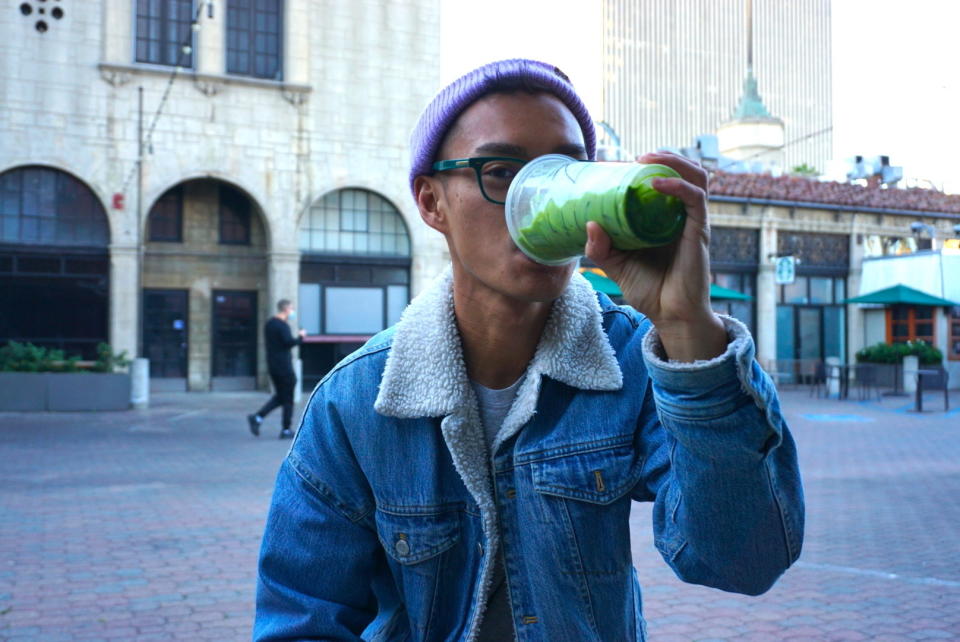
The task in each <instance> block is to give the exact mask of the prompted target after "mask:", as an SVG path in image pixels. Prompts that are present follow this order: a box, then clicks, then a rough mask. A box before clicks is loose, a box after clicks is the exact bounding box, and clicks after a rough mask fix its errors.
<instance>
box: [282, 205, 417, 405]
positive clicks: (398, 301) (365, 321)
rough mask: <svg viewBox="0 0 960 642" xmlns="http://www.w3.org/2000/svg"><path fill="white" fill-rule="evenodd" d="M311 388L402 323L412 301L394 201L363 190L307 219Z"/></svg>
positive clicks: (305, 292)
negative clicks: (366, 344) (375, 337)
mask: <svg viewBox="0 0 960 642" xmlns="http://www.w3.org/2000/svg"><path fill="white" fill-rule="evenodd" d="M299 234H300V250H301V259H300V291H299V315H300V327H302V328H304V329H305V330H306V331H307V338H306V339H305V341H304V345H303V347H301V349H300V357H301V359H302V360H303V385H304V386H305V387H312V386H313V385H315V384H316V383H317V382H318V381H319V380H320V379H321V378H322V377H323V376H324V375H325V374H326V373H327V372H328V371H329V370H330V368H332V367H333V366H334V365H335V364H336V363H337V362H338V361H339V360H340V359H342V358H343V357H344V356H346V355H347V354H349V353H350V352H352V351H353V350H355V349H356V348H358V347H359V346H360V345H362V344H363V342H364V341H366V340H367V339H368V338H370V337H371V336H373V335H374V334H376V333H377V332H379V331H380V330H383V329H384V328H387V327H388V326H390V325H392V324H393V323H396V321H397V320H398V319H399V318H400V313H401V312H402V311H403V309H404V307H406V305H407V302H408V301H409V299H410V235H409V233H408V232H407V226H406V223H405V222H404V220H403V216H402V215H401V214H400V212H399V211H398V210H397V208H396V207H394V206H393V205H392V204H391V203H390V202H389V201H388V200H387V199H385V198H384V197H382V196H380V195H379V194H376V193H374V192H371V191H368V190H363V189H354V188H348V189H340V190H336V191H333V192H329V193H328V194H326V195H325V196H323V197H322V198H321V199H319V200H318V201H317V202H316V203H314V205H313V206H312V207H311V208H310V209H309V211H308V212H307V213H306V214H305V215H304V216H303V219H302V220H301V221H300V232H299Z"/></svg>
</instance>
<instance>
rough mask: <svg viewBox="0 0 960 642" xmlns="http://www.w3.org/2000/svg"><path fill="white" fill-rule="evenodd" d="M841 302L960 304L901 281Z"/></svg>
mask: <svg viewBox="0 0 960 642" xmlns="http://www.w3.org/2000/svg"><path fill="white" fill-rule="evenodd" d="M841 303H881V304H884V305H898V304H903V305H935V306H940V305H946V306H954V305H960V303H955V302H954V301H948V300H947V299H941V298H940V297H938V296H933V295H932V294H927V293H926V292H921V291H920V290H915V289H913V288H911V287H908V286H906V285H903V284H902V283H898V284H897V285H893V286H890V287H889V288H883V289H882V290H875V291H874V292H868V293H866V294H861V295H860V296H855V297H853V298H850V299H844V300H843V301H841Z"/></svg>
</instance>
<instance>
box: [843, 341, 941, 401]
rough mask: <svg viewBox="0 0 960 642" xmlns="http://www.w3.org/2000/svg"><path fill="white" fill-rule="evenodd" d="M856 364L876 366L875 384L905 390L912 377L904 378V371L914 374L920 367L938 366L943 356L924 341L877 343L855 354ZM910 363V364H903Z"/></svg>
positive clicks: (911, 381)
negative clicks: (918, 366) (918, 365)
mask: <svg viewBox="0 0 960 642" xmlns="http://www.w3.org/2000/svg"><path fill="white" fill-rule="evenodd" d="M856 357H857V363H872V364H877V366H878V367H877V369H876V370H877V377H876V384H877V385H879V386H887V387H892V388H894V389H895V390H901V389H903V390H905V391H906V392H911V390H908V389H906V387H905V386H904V385H903V384H905V383H914V381H913V378H912V377H909V376H907V377H904V371H913V372H916V370H917V366H916V364H917V363H919V364H920V365H939V364H941V363H943V354H942V353H941V352H940V351H939V350H938V349H936V348H934V347H933V346H931V345H930V344H928V343H926V342H924V341H907V342H905V343H892V344H891V343H877V344H874V345H872V346H867V347H866V348H863V349H862V350H860V351H858V352H857V355H856ZM914 360H915V361H914ZM905 361H906V362H912V363H905Z"/></svg>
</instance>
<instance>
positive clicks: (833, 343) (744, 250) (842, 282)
mask: <svg viewBox="0 0 960 642" xmlns="http://www.w3.org/2000/svg"><path fill="white" fill-rule="evenodd" d="M710 211H711V221H712V225H713V228H712V246H711V264H712V269H713V278H714V281H715V282H716V283H717V284H718V285H721V286H724V287H729V288H732V289H735V290H739V291H741V292H744V293H746V294H749V295H751V296H753V297H754V299H753V301H750V302H737V303H727V304H722V305H721V306H719V307H723V308H724V309H723V310H722V311H724V312H729V313H731V314H733V315H734V316H737V317H738V318H740V319H742V320H743V321H745V322H746V323H747V324H748V325H750V326H751V327H752V329H753V331H754V334H755V338H756V342H757V358H758V359H759V360H760V362H761V363H763V364H764V365H770V364H772V363H773V362H774V361H775V360H779V361H781V362H796V361H800V360H822V359H825V358H827V357H838V358H839V359H840V360H841V361H842V362H844V363H853V362H854V361H855V354H856V352H857V351H858V350H859V349H861V348H863V347H864V346H865V345H870V344H872V343H876V342H878V341H884V340H892V341H905V340H912V339H921V340H926V341H928V342H930V343H932V344H933V345H935V346H937V347H940V348H941V350H942V351H943V352H944V360H945V364H946V365H947V368H948V370H949V371H950V372H951V374H952V376H951V387H958V386H960V323H949V322H948V320H947V319H948V317H949V316H950V315H953V317H952V318H960V309H953V310H941V311H937V312H934V314H935V316H936V322H935V323H934V324H933V327H932V328H928V329H927V330H921V327H920V326H919V325H913V324H911V325H910V326H909V327H907V326H906V325H904V327H903V328H901V329H900V330H902V329H906V333H903V332H901V331H900V330H896V331H895V330H894V329H893V325H895V324H896V323H897V321H896V319H895V318H894V315H891V314H886V315H884V311H883V310H875V309H872V308H870V307H865V306H863V305H859V304H847V303H844V302H843V301H844V300H845V299H847V298H851V297H854V296H857V295H860V294H865V293H867V291H868V290H865V289H863V287H862V286H861V278H862V271H863V265H864V260H865V259H872V258H878V257H882V256H894V255H905V254H911V253H912V254H916V255H918V256H919V255H920V254H923V253H924V252H923V251H919V252H918V250H922V247H923V246H926V247H930V245H936V246H937V247H940V248H944V247H946V248H951V247H952V248H960V240H957V239H958V237H960V231H958V230H960V228H958V227H957V225H958V224H960V195H948V194H943V193H940V192H935V191H932V190H927V189H916V188H913V189H896V188H883V187H881V186H861V185H855V184H848V183H834V182H820V181H817V180H814V179H809V178H802V177H796V176H782V177H773V176H770V175H753V174H727V173H723V172H715V173H714V174H713V176H712V178H711V183H710ZM917 223H920V224H921V226H920V227H922V228H923V229H924V230H925V232H924V236H925V237H924V238H920V239H919V241H918V238H917V236H916V234H915V230H916V229H917V226H916V225H915V224H917ZM782 256H793V257H795V258H796V259H798V263H797V266H796V278H795V280H794V281H793V283H790V284H786V285H778V284H777V283H776V279H775V272H774V261H775V259H776V258H777V257H782ZM938 265H939V264H938ZM950 265H957V264H956V263H952V264H950ZM951 269H953V270H954V271H956V269H955V268H947V271H948V272H949V271H950V270H951ZM937 276H938V278H941V275H939V274H938V275H937ZM942 279H944V280H945V281H949V282H952V283H953V284H955V285H954V287H960V273H955V274H954V273H944V274H943V275H942ZM909 284H910V285H914V286H915V287H916V286H918V285H921V284H919V283H917V282H916V281H910V282H909ZM885 285H892V283H890V284H885ZM869 287H871V289H873V288H872V285H870V286H869ZM921 289H926V288H923V287H922V285H921ZM952 291H954V290H949V291H948V290H947V289H946V287H945V288H944V290H943V291H941V292H940V293H935V294H938V295H939V296H941V297H943V296H945V294H949V293H950V292H952ZM898 312H900V313H903V314H904V315H906V316H907V317H909V318H913V316H915V315H916V314H917V313H918V311H917V310H913V309H911V307H910V306H904V307H903V309H900V310H898ZM921 312H922V313H923V314H927V313H929V312H930V310H923V311H921ZM878 324H879V325H880V326H881V327H879V328H878ZM884 324H886V326H889V327H886V328H885V329H884V327H883V326H884Z"/></svg>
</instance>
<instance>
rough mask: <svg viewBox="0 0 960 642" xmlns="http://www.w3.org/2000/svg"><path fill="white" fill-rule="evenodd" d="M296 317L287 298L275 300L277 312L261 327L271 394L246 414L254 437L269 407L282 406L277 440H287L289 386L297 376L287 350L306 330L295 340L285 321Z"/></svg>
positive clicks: (290, 407) (290, 434)
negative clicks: (259, 406) (280, 428)
mask: <svg viewBox="0 0 960 642" xmlns="http://www.w3.org/2000/svg"><path fill="white" fill-rule="evenodd" d="M295 316H296V312H295V311H294V309H293V304H292V303H291V302H290V301H289V300H288V299H280V301H278V302H277V313H276V314H275V315H273V316H272V317H270V320H269V321H267V324H266V325H265V326H264V327H263V339H264V343H265V344H266V346H267V369H268V371H269V372H270V380H271V381H273V396H272V397H270V400H269V401H268V402H267V403H265V404H264V405H263V408H261V409H260V410H258V411H257V412H256V413H255V414H252V415H247V423H248V424H249V426H250V432H252V433H253V435H254V436H255V437H259V436H260V424H261V423H263V418H264V417H266V416H267V415H268V414H269V413H270V411H271V410H273V409H274V408H276V407H277V406H282V407H283V428H282V430H281V431H280V439H290V438H292V437H293V431H292V430H290V420H291V419H292V418H293V388H294V386H296V385H297V376H296V375H295V374H294V373H293V359H292V358H291V356H290V351H291V349H292V348H293V346H297V345H300V344H301V343H302V342H303V337H304V335H306V333H307V332H306V330H300V332H299V333H298V336H297V338H296V339H294V338H293V333H292V332H290V325H289V323H288V322H289V321H290V320H291V319H293V318H294V317H295Z"/></svg>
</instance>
